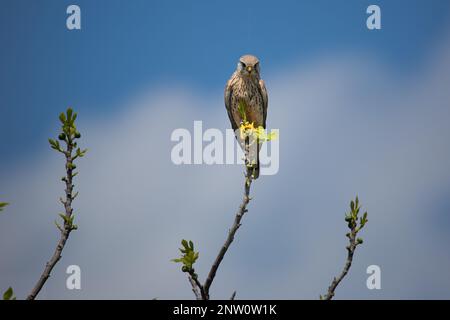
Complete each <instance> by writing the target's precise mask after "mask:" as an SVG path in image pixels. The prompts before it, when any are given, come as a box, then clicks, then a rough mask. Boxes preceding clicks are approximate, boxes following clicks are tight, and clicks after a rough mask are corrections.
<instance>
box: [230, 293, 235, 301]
mask: <svg viewBox="0 0 450 320" xmlns="http://www.w3.org/2000/svg"><path fill="white" fill-rule="evenodd" d="M234 298H236V291H233V294H232V295H231V297H230V300H234Z"/></svg>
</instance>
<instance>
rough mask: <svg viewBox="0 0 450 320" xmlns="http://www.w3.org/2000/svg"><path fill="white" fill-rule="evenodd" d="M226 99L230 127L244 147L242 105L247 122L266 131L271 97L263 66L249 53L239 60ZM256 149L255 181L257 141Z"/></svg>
mask: <svg viewBox="0 0 450 320" xmlns="http://www.w3.org/2000/svg"><path fill="white" fill-rule="evenodd" d="M224 100H225V108H226V110H227V113H228V118H229V119H230V123H231V127H232V128H233V130H234V132H235V136H236V139H237V140H238V141H239V142H240V145H241V147H242V148H243V144H242V143H241V141H240V138H239V135H238V129H239V127H240V125H241V124H242V122H243V121H244V119H243V117H242V116H243V113H242V110H240V104H243V105H244V106H245V110H244V111H245V118H246V119H245V120H246V121H248V122H249V123H253V125H254V127H255V128H258V127H260V126H262V127H263V128H264V129H265V128H266V119H267V106H268V95H267V90H266V85H265V83H264V80H262V79H261V76H260V63H259V59H258V58H257V57H255V56H254V55H251V54H246V55H243V56H241V57H240V58H239V61H238V63H237V67H236V70H235V71H234V72H233V74H232V75H231V78H230V79H229V80H228V81H227V83H226V85H225V93H224ZM256 147H257V148H256V163H255V164H254V167H253V178H254V179H257V178H258V177H259V149H260V142H259V141H257V144H256Z"/></svg>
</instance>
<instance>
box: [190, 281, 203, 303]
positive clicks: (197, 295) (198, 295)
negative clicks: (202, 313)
mask: <svg viewBox="0 0 450 320" xmlns="http://www.w3.org/2000/svg"><path fill="white" fill-rule="evenodd" d="M188 279H189V283H190V284H191V286H192V292H193V293H194V294H195V298H196V299H197V300H202V298H203V297H202V295H201V293H200V291H199V287H198V285H197V283H196V282H195V281H194V279H192V276H191V275H189V276H188Z"/></svg>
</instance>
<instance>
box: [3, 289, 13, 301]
mask: <svg viewBox="0 0 450 320" xmlns="http://www.w3.org/2000/svg"><path fill="white" fill-rule="evenodd" d="M3 300H16V297H14V291H13V289H12V288H11V287H9V288H8V289H7V290H6V291H5V292H4V293H3Z"/></svg>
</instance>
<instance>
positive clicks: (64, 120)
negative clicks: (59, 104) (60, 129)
mask: <svg viewBox="0 0 450 320" xmlns="http://www.w3.org/2000/svg"><path fill="white" fill-rule="evenodd" d="M59 121H61V123H62V124H64V123H66V115H65V114H64V113H63V112H61V114H60V115H59Z"/></svg>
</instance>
